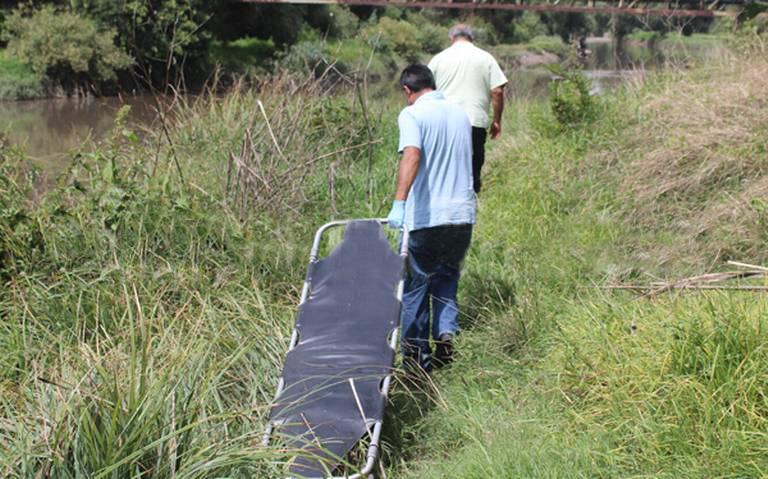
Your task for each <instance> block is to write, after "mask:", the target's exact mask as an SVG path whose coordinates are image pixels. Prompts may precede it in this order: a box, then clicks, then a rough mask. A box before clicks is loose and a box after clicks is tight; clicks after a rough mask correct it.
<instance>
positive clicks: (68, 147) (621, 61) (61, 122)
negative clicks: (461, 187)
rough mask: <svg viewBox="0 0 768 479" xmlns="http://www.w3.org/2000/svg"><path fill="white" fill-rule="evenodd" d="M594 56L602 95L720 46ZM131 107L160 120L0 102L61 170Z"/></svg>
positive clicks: (514, 85) (11, 123) (14, 125)
mask: <svg viewBox="0 0 768 479" xmlns="http://www.w3.org/2000/svg"><path fill="white" fill-rule="evenodd" d="M587 48H588V49H589V50H590V54H589V55H588V57H587V60H586V66H585V70H584V72H585V74H586V76H587V77H588V78H590V79H591V80H592V91H593V93H595V94H599V93H601V92H604V91H609V90H612V89H614V88H616V87H617V86H619V85H622V84H624V83H627V82H629V81H634V80H636V79H638V78H641V77H642V76H643V75H645V74H646V73H647V72H648V71H651V70H657V69H660V68H664V67H665V65H669V64H670V63H672V64H675V63H684V62H685V61H686V59H687V58H691V57H701V56H702V55H704V56H707V55H717V54H718V52H719V50H718V48H719V49H720V50H722V48H721V47H719V46H717V45H702V46H695V47H691V46H686V45H679V46H675V45H672V46H671V47H670V46H667V47H665V48H660V47H651V48H649V47H648V45H642V44H631V43H629V44H625V45H624V46H623V47H621V48H618V49H617V48H616V46H615V44H614V43H613V42H611V41H609V40H606V39H592V40H591V41H589V42H588V43H587ZM509 76H510V90H511V96H513V97H517V98H524V97H537V96H542V95H545V94H546V91H547V84H548V83H549V81H550V79H551V77H552V75H551V73H549V72H548V70H547V69H546V68H544V67H536V68H532V69H526V70H518V71H514V72H511V73H510V75H509ZM123 105H129V106H130V107H131V110H130V114H129V117H128V121H129V123H132V124H134V125H139V126H142V127H150V128H151V127H152V125H154V124H156V123H157V118H156V110H155V101H154V99H153V98H152V97H151V96H148V95H146V96H127V97H113V98H82V99H45V100H32V101H0V134H2V135H3V136H4V137H5V139H6V141H10V142H11V143H13V144H16V145H19V146H21V147H22V148H23V150H24V151H25V153H26V154H27V155H28V157H29V158H30V161H32V162H34V163H35V164H37V165H38V166H40V167H42V168H43V169H45V170H47V171H49V172H51V173H55V172H57V171H58V170H61V169H62V168H63V167H64V165H65V164H66V162H67V161H68V158H70V156H71V152H73V151H77V150H82V149H83V148H87V144H88V143H89V142H90V141H92V140H99V139H101V138H103V137H104V136H105V135H106V134H107V132H108V131H109V130H110V128H111V127H112V126H113V124H114V119H115V115H116V113H117V111H118V109H119V108H120V107H122V106H123Z"/></svg>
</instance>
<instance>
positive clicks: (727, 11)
mask: <svg viewBox="0 0 768 479" xmlns="http://www.w3.org/2000/svg"><path fill="white" fill-rule="evenodd" d="M242 1H244V2H249V3H265V4H266V3H269V4H280V3H287V4H290V3H292V4H303V5H323V4H343V5H349V6H372V7H399V8H442V9H454V10H467V11H481V10H511V11H523V10H531V11H535V12H581V13H603V14H609V15H655V16H668V17H714V16H736V15H738V14H739V12H741V11H742V9H744V8H745V7H747V6H749V5H752V4H755V3H757V4H764V3H765V1H764V0H668V1H664V0H510V1H504V0H498V1H493V0H486V1H478V0H456V1H453V0H442V1H441V0H431V1H430V0H427V1H407V0H396V1H386V0H242Z"/></svg>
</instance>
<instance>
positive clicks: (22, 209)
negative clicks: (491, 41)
mask: <svg viewBox="0 0 768 479" xmlns="http://www.w3.org/2000/svg"><path fill="white" fill-rule="evenodd" d="M271 80H272V81H270V82H269V83H265V85H263V86H262V87H260V88H259V90H258V91H255V90H254V91H247V92H246V91H240V90H238V91H236V92H233V93H230V94H229V95H228V96H227V97H226V98H219V97H216V96H213V95H211V96H208V97H204V98H200V99H199V100H197V102H195V103H189V104H187V103H183V102H182V103H181V104H179V106H178V107H176V108H174V109H172V110H170V111H168V112H167V116H166V121H167V122H168V123H167V128H168V129H167V131H168V135H165V134H150V135H149V136H148V137H147V136H144V138H145V139H143V140H142V139H140V137H139V135H137V133H136V132H134V131H132V130H130V129H129V128H128V127H127V126H126V125H125V124H124V123H123V121H122V118H124V115H125V112H123V113H122V114H121V116H120V117H119V119H118V123H117V125H116V126H115V129H114V131H113V133H112V135H111V136H110V137H109V138H108V139H107V140H105V142H103V143H102V144H101V145H100V146H99V147H98V148H97V149H96V150H94V151H93V152H83V153H81V154H79V155H77V157H76V158H74V159H73V163H72V166H71V169H70V170H69V171H68V172H67V174H65V175H64V176H63V177H61V178H60V179H59V180H58V182H57V183H56V184H55V185H54V186H53V187H52V189H51V190H50V191H49V192H48V194H46V195H45V197H43V198H39V197H36V195H35V192H36V190H37V188H39V184H38V183H37V181H38V177H37V176H36V175H35V173H34V171H31V170H29V169H28V167H27V166H26V165H25V161H24V159H23V157H22V156H21V154H20V153H18V152H15V151H13V150H7V149H6V150H3V151H2V163H0V167H1V168H2V175H0V278H1V281H2V284H3V287H2V288H0V318H1V319H0V346H2V348H0V350H2V353H0V418H2V420H0V475H3V476H16V477H30V476H34V475H36V474H39V473H43V474H45V475H48V476H50V477H84V476H87V477H107V476H108V477H124V476H132V475H135V474H141V475H151V476H152V477H201V478H202V477H217V476H218V477H221V476H229V477H276V476H277V475H279V472H277V471H278V470H279V468H280V464H281V462H282V461H284V459H285V457H286V452H285V451H283V450H281V449H279V448H277V447H275V448H261V447H259V446H257V444H258V443H259V439H260V435H261V432H262V428H263V425H264V421H263V418H264V414H265V413H266V411H267V408H268V405H269V402H270V400H271V395H272V393H273V388H274V386H275V384H276V382H275V381H276V378H277V374H278V371H279V364H280V362H281V361H282V358H283V354H284V348H285V340H286V339H287V334H289V331H290V324H291V322H292V319H293V312H294V307H295V302H296V298H297V296H296V294H297V288H298V287H299V285H300V278H301V277H302V274H303V273H302V271H303V269H304V264H305V260H306V254H307V251H306V245H307V244H308V241H310V238H311V235H312V233H313V230H314V228H315V227H316V226H317V223H319V222H320V221H324V220H325V219H327V218H329V217H332V216H333V215H335V214H339V215H343V216H374V215H375V214H377V213H378V214H380V210H381V209H382V208H383V207H384V206H385V205H386V203H387V201H386V197H385V196H386V195H385V194H382V193H380V192H381V191H382V190H385V189H386V191H388V189H389V187H390V186H391V175H393V174H394V166H395V165H394V164H393V163H392V164H389V163H388V162H384V161H385V159H384V158H385V157H384V156H382V155H381V154H379V153H377V154H376V155H375V157H371V158H370V161H373V162H374V163H375V165H373V166H375V168H374V169H373V170H372V171H371V175H375V176H369V173H368V171H369V168H368V161H369V156H368V154H369V149H368V144H369V141H372V142H373V143H371V146H373V145H375V144H378V142H377V138H378V135H379V134H381V132H380V131H379V130H378V126H376V127H374V129H373V133H374V134H375V135H377V136H376V137H370V136H369V133H368V131H367V129H366V128H365V122H364V121H363V120H362V110H361V106H360V100H359V98H358V96H357V95H355V94H353V93H350V94H347V95H341V96H336V97H334V98H333V100H332V101H331V98H328V97H325V96H322V95H321V93H323V91H324V89H325V88H326V85H325V84H324V83H323V82H321V81H319V82H315V81H310V82H305V81H298V80H295V79H283V80H280V79H276V78H273V79H271ZM259 105H261V106H263V110H261V108H260V106H259ZM254 110H255V111H256V114H255V115H254ZM262 111H263V114H262V113H261V112H262ZM374 112H375V110H371V115H374ZM376 114H378V113H376ZM392 136H393V135H392V134H391V132H388V134H387V137H388V140H387V141H386V145H387V147H386V148H385V149H384V150H383V151H391V150H392V148H394V146H393V143H392V142H393V141H394V140H392V139H391V137H392ZM265 180H266V181H267V183H266V184H264V183H262V181H265ZM297 278H298V279H297Z"/></svg>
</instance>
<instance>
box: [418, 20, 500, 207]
mask: <svg viewBox="0 0 768 479" xmlns="http://www.w3.org/2000/svg"><path fill="white" fill-rule="evenodd" d="M448 36H449V37H450V39H451V46H450V47H449V48H447V49H445V50H443V51H442V52H440V53H438V54H437V55H435V57H434V58H433V59H432V61H431V62H429V69H430V70H432V73H434V75H435V80H436V82H437V89H438V90H440V91H442V92H443V93H444V94H445V96H446V98H448V100H449V101H451V102H454V103H457V104H458V105H460V106H461V107H462V108H463V109H464V111H465V112H466V113H467V116H469V122H470V123H471V124H472V151H473V153H472V176H473V178H474V185H473V187H474V190H475V193H479V192H480V188H481V187H482V179H481V178H480V173H481V171H480V170H481V169H482V168H483V163H485V140H486V137H487V135H488V128H489V127H490V134H491V138H492V139H496V138H498V137H499V135H500V134H501V113H502V111H503V110H504V86H505V85H506V84H507V77H506V76H504V72H502V71H501V67H499V64H498V62H497V61H496V60H495V59H494V58H493V56H492V55H491V54H490V53H488V52H486V51H485V50H482V49H480V48H478V47H476V46H475V45H474V43H472V42H473V41H474V34H473V33H472V29H471V28H470V27H469V26H467V25H463V24H458V25H455V26H454V27H453V28H451V29H450V31H449V32H448ZM489 104H491V105H493V118H492V119H491V118H489V117H488V107H489Z"/></svg>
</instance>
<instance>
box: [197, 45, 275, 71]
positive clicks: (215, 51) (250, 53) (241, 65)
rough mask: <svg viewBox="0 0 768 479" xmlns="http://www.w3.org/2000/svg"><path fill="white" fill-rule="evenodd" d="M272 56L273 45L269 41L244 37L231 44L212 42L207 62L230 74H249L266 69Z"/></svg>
mask: <svg viewBox="0 0 768 479" xmlns="http://www.w3.org/2000/svg"><path fill="white" fill-rule="evenodd" d="M274 55H275V45H274V43H273V42H272V41H271V40H261V39H258V38H250V37H246V38H238V39H237V40H234V41H231V42H221V41H215V42H213V44H212V45H211V48H210V50H209V56H210V58H209V62H210V63H212V64H214V65H219V66H221V67H223V68H224V69H225V70H226V71H227V72H230V73H235V74H249V73H256V72H258V71H259V69H262V70H263V69H266V68H267V67H268V66H269V62H270V61H271V60H272V59H273V58H274Z"/></svg>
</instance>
